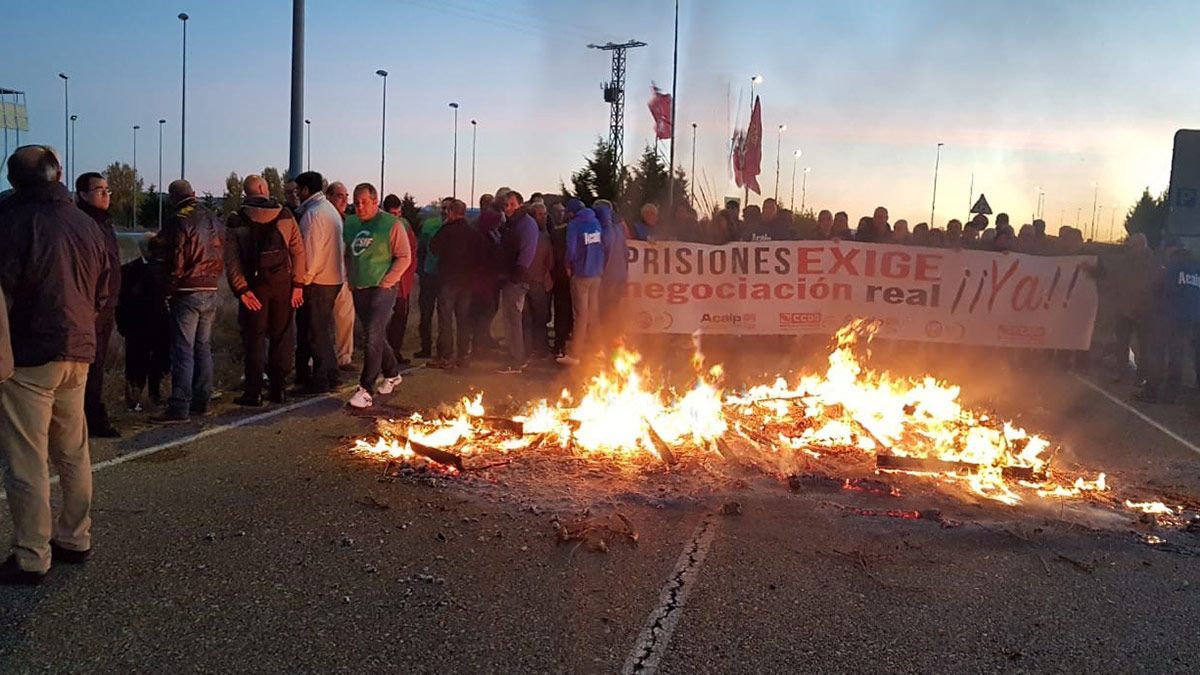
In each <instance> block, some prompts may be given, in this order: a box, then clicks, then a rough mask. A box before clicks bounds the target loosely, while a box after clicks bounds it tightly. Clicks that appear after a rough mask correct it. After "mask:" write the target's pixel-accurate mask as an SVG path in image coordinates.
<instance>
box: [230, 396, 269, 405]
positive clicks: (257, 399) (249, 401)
mask: <svg viewBox="0 0 1200 675" xmlns="http://www.w3.org/2000/svg"><path fill="white" fill-rule="evenodd" d="M233 402H234V404H235V405H240V406H245V407H247V408H261V407H262V404H263V402H262V397H261V396H251V395H250V394H242V395H241V396H239V397H237V398H235V399H233Z"/></svg>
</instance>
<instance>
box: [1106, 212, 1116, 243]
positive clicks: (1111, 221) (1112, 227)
mask: <svg viewBox="0 0 1200 675" xmlns="http://www.w3.org/2000/svg"><path fill="white" fill-rule="evenodd" d="M1109 214H1111V215H1110V216H1109V218H1108V240H1109V241H1115V237H1116V236H1117V230H1116V226H1117V205H1116V204H1113V205H1112V209H1111V210H1110V211H1109Z"/></svg>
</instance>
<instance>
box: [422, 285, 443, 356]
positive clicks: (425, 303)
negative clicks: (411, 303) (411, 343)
mask: <svg viewBox="0 0 1200 675" xmlns="http://www.w3.org/2000/svg"><path fill="white" fill-rule="evenodd" d="M420 278H421V291H420V295H418V296H417V305H418V309H419V310H420V312H421V319H420V324H419V325H418V327H417V328H418V331H419V332H420V334H421V351H422V352H426V353H428V352H432V351H433V312H434V310H435V309H436V308H437V299H438V278H437V275H436V274H422V275H421V277H420Z"/></svg>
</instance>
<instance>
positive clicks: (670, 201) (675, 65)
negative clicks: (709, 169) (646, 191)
mask: <svg viewBox="0 0 1200 675" xmlns="http://www.w3.org/2000/svg"><path fill="white" fill-rule="evenodd" d="M678 80H679V0H675V50H674V54H673V56H672V65H671V164H670V165H669V166H668V167H667V209H668V211H667V212H668V213H671V214H674V212H675V85H676V84H677V83H678ZM692 180H696V177H695V176H692Z"/></svg>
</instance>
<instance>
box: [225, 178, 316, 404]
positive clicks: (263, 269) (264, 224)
mask: <svg viewBox="0 0 1200 675" xmlns="http://www.w3.org/2000/svg"><path fill="white" fill-rule="evenodd" d="M243 188H244V190H245V192H246V199H245V201H244V202H242V207H241V209H239V210H238V212H237V213H234V214H232V215H230V216H229V221H228V222H227V223H226V226H225V232H226V235H225V236H226V245H225V273H226V277H227V278H228V280H229V288H230V289H231V290H232V291H233V294H234V295H236V296H237V297H238V300H239V301H240V303H241V304H240V306H239V307H238V323H239V325H240V326H241V329H242V344H243V345H244V346H245V359H246V388H245V391H244V392H243V393H242V395H241V397H239V398H237V399H235V400H234V403H237V404H238V405H244V406H251V407H257V406H261V405H262V387H263V340H266V341H267V349H266V372H267V378H268V380H269V383H270V389H269V393H268V394H267V398H268V400H270V401H271V402H273V403H283V402H284V400H285V396H284V380H286V379H287V376H288V374H289V373H290V372H291V369H292V361H293V359H294V358H295V356H294V352H293V349H294V348H295V336H294V334H293V328H292V326H293V323H292V315H293V313H294V312H295V309H296V308H297V307H299V306H300V305H301V304H302V303H303V302H304V276H305V266H306V263H307V259H306V258H305V255H304V239H303V238H302V237H301V236H300V228H299V227H298V226H297V225H296V219H295V218H294V217H293V216H292V213H291V211H289V210H287V209H285V208H284V207H283V205H282V204H280V203H279V202H277V201H275V200H274V199H272V198H271V197H269V196H268V188H267V182H266V181H265V180H263V178H262V177H261V176H254V175H251V176H247V177H246V180H245V182H244V184H243Z"/></svg>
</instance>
